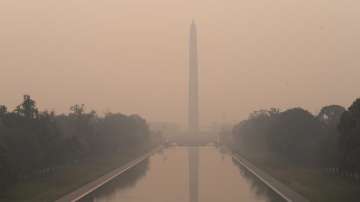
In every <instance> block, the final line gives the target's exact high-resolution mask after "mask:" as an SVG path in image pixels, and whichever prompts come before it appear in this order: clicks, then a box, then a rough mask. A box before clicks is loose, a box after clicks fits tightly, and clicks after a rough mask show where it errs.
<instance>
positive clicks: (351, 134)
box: [338, 99, 360, 172]
mask: <svg viewBox="0 0 360 202" xmlns="http://www.w3.org/2000/svg"><path fill="white" fill-rule="evenodd" d="M338 128H339V131H340V134H341V135H340V138H339V142H340V150H341V152H342V156H343V158H342V166H343V167H344V168H345V169H348V170H355V171H358V172H359V171H360V99H357V100H355V101H354V103H353V104H352V105H351V106H350V107H349V109H348V110H347V111H345V112H344V113H343V115H342V116H341V119H340V123H339V126H338Z"/></svg>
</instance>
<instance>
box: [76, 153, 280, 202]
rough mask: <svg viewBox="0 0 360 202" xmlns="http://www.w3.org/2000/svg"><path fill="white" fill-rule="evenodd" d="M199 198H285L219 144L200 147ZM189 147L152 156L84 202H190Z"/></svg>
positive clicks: (202, 201) (231, 201) (247, 201)
mask: <svg viewBox="0 0 360 202" xmlns="http://www.w3.org/2000/svg"><path fill="white" fill-rule="evenodd" d="M198 180H199V183H198V191H199V193H198V194H199V202H242V201H244V202H282V201H284V200H283V199H281V198H280V197H279V196H278V195H276V194H275V193H274V192H273V191H272V190H270V189H269V188H268V187H266V186H265V185H264V184H263V183H261V182H260V181H259V180H257V179H256V178H254V176H252V175H251V174H250V173H249V172H247V171H246V170H245V169H244V168H242V167H241V166H240V165H238V164H237V163H236V162H235V161H233V160H232V157H231V155H229V154H227V153H226V152H225V151H222V150H220V149H218V148H215V147H210V146H209V147H199V178H198ZM189 193H190V192H189V162H188V148H187V147H170V148H166V149H163V150H162V151H161V152H158V153H156V154H154V155H153V156H151V157H150V158H149V159H147V160H146V161H144V162H142V163H140V164H138V165H137V166H135V167H134V168H132V169H130V170H129V171H127V172H126V173H124V174H123V175H121V176H119V177H118V178H116V179H114V180H113V181H111V182H110V183H108V184H106V185H105V186H103V187H101V188H100V189H98V190H96V191H95V192H94V193H92V194H90V195H88V196H87V197H85V198H84V199H82V200H80V202H120V201H121V202H189Z"/></svg>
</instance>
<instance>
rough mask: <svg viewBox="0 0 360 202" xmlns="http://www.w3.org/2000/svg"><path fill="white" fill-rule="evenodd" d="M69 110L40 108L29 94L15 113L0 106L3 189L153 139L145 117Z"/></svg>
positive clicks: (77, 107) (82, 107)
mask: <svg viewBox="0 0 360 202" xmlns="http://www.w3.org/2000/svg"><path fill="white" fill-rule="evenodd" d="M70 110H71V112H70V113H69V114H68V115H55V113H54V112H48V111H44V112H39V110H38V108H37V106H36V102H35V101H34V100H32V99H31V97H30V96H28V95H25V96H24V100H23V102H22V103H21V104H20V105H18V106H17V107H16V109H15V110H14V111H13V112H8V111H7V108H6V107H5V106H3V105H1V106H0V179H1V180H0V188H5V185H9V183H10V182H11V183H13V182H16V181H19V180H25V179H27V178H29V177H33V176H35V175H36V174H37V173H41V172H44V171H46V170H49V169H51V168H54V167H56V166H59V165H64V164H68V163H72V162H76V161H79V160H81V159H86V158H88V157H91V156H95V155H99V154H100V153H106V152H111V151H114V150H127V149H130V148H132V147H134V146H135V145H139V144H146V143H147V141H148V136H149V130H148V126H147V124H146V121H145V120H144V119H142V118H141V117H140V116H137V115H131V116H126V115H122V114H107V115H106V116H105V117H103V118H102V117H98V116H97V115H96V112H95V111H90V112H86V108H85V105H74V106H72V107H71V108H70ZM0 190H1V189H0Z"/></svg>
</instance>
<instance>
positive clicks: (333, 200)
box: [244, 155, 360, 202]
mask: <svg viewBox="0 0 360 202" xmlns="http://www.w3.org/2000/svg"><path fill="white" fill-rule="evenodd" d="M244 156H245V157H246V158H247V159H248V160H250V161H251V162H252V163H254V164H255V165H256V166H258V167H259V168H261V169H262V170H264V171H265V172H267V173H268V174H270V175H272V176H273V177H275V178H276V179H278V180H280V181H282V182H283V183H284V184H286V185H288V186H289V187H291V188H292V189H293V190H294V191H296V192H298V193H300V194H302V195H303V196H305V197H306V198H308V199H309V200H310V201H312V202H358V201H360V182H354V181H353V180H350V179H345V178H342V177H337V176H329V175H327V174H325V173H324V171H323V170H321V169H320V168H306V167H299V166H295V165H288V164H284V163H282V162H281V161H278V160H274V159H270V158H265V157H264V156H259V155H258V156H256V155H244Z"/></svg>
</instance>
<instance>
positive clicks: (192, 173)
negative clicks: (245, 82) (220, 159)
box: [188, 21, 199, 202]
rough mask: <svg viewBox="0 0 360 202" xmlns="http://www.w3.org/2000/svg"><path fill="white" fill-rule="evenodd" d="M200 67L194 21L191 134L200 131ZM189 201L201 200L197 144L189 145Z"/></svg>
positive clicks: (192, 36)
mask: <svg viewBox="0 0 360 202" xmlns="http://www.w3.org/2000/svg"><path fill="white" fill-rule="evenodd" d="M198 76H199V67H198V55H197V31H196V25H195V22H194V21H193V22H192V24H191V28H190V49H189V112H188V113H189V114H188V115H189V117H188V118H189V119H188V133H189V135H190V136H194V135H198V133H199V104H198V102H199V94H198V93H199V92H198V89H199V85H198V82H199V81H198ZM188 153H189V201H190V202H198V201H199V150H198V148H197V147H196V146H189V152H188Z"/></svg>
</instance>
